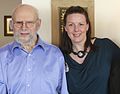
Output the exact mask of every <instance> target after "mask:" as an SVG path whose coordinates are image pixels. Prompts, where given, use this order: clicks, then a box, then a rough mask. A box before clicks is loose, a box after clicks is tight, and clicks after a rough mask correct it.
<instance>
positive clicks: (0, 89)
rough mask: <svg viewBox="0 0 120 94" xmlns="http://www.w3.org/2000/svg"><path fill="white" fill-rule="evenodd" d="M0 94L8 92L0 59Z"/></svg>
mask: <svg viewBox="0 0 120 94" xmlns="http://www.w3.org/2000/svg"><path fill="white" fill-rule="evenodd" d="M0 94H8V93H7V85H6V84H5V82H4V77H3V70H2V63H1V60H0Z"/></svg>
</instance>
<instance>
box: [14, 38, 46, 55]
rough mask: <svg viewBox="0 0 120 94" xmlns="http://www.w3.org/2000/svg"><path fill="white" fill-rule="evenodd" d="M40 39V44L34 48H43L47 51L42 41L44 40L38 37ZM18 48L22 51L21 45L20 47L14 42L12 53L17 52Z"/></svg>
mask: <svg viewBox="0 0 120 94" xmlns="http://www.w3.org/2000/svg"><path fill="white" fill-rule="evenodd" d="M38 38H39V39H38V42H37V44H36V45H35V47H34V48H36V47H40V48H42V49H43V50H44V51H45V50H46V49H45V42H44V41H42V39H41V38H40V37H39V36H38ZM16 48H20V49H22V47H21V45H20V44H19V43H18V42H16V41H14V43H13V46H12V53H13V52H14V50H15V49H16Z"/></svg>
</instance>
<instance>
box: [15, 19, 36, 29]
mask: <svg viewBox="0 0 120 94" xmlns="http://www.w3.org/2000/svg"><path fill="white" fill-rule="evenodd" d="M37 20H38V19H36V20H35V21H15V20H13V24H14V25H15V26H16V27H17V28H21V27H23V25H24V24H25V26H26V27H27V28H32V27H33V26H34V24H35V23H36V22H37ZM18 25H20V26H18Z"/></svg>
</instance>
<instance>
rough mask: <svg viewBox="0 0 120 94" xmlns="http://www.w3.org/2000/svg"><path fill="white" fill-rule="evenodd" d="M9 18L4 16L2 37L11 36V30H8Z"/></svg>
mask: <svg viewBox="0 0 120 94" xmlns="http://www.w3.org/2000/svg"><path fill="white" fill-rule="evenodd" d="M11 20H12V18H11V16H4V36H13V30H12V29H11V28H10V21H11Z"/></svg>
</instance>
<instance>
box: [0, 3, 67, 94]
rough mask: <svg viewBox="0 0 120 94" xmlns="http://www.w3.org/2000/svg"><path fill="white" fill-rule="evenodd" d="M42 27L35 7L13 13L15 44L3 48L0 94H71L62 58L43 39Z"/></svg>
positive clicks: (21, 6)
mask: <svg viewBox="0 0 120 94" xmlns="http://www.w3.org/2000/svg"><path fill="white" fill-rule="evenodd" d="M40 25H41V20H40V19H39V17H38V12H37V10H36V8H34V7H33V6H31V5H27V4H22V5H19V6H18V7H17V8H15V10H14V11H13V14H12V21H11V22H10V27H11V28H12V29H13V31H14V38H15V41H14V42H12V43H10V44H8V45H6V46H4V47H2V48H1V49H0V94H68V92H67V85H66V78H65V69H64V58H63V55H62V53H61V52H60V50H59V49H58V48H57V47H55V46H53V45H50V44H47V43H45V42H43V41H42V40H41V39H40V37H39V36H38V34H37V31H38V30H39V28H40Z"/></svg>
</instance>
